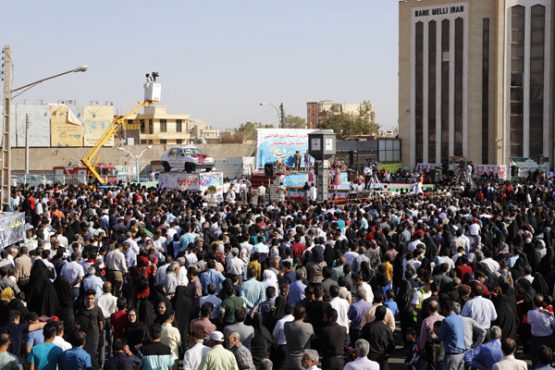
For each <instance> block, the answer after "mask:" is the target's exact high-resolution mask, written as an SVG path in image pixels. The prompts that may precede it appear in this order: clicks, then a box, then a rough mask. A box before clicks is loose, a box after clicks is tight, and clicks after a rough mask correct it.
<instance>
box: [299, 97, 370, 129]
mask: <svg viewBox="0 0 555 370" xmlns="http://www.w3.org/2000/svg"><path fill="white" fill-rule="evenodd" d="M361 113H362V114H366V115H367V117H368V123H372V122H374V107H373V106H372V104H370V103H366V102H365V103H362V104H342V103H334V102H332V101H331V100H323V101H319V102H308V103H306V122H307V126H308V128H309V129H315V128H319V127H320V122H322V121H324V120H326V119H327V118H328V117H330V116H332V115H336V114H347V115H350V116H353V117H358V116H360V114H361Z"/></svg>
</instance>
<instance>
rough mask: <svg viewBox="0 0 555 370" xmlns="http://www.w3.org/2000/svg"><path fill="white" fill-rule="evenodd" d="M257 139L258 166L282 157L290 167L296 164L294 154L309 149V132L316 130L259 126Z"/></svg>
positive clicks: (261, 166)
mask: <svg viewBox="0 0 555 370" xmlns="http://www.w3.org/2000/svg"><path fill="white" fill-rule="evenodd" d="M256 131H257V141H256V144H257V145H256V167H257V168H264V165H265V164H266V163H274V162H276V161H277V160H278V159H281V160H282V161H283V163H285V165H286V166H288V167H293V165H294V155H295V152H296V151H297V150H298V151H299V152H300V153H301V155H303V154H304V152H305V151H306V150H308V134H309V133H311V132H313V131H316V130H305V129H275V128H259V129H257V130H256Z"/></svg>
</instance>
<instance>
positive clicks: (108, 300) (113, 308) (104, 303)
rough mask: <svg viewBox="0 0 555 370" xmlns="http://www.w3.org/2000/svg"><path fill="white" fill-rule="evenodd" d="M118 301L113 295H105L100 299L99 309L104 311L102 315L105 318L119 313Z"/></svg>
mask: <svg viewBox="0 0 555 370" xmlns="http://www.w3.org/2000/svg"><path fill="white" fill-rule="evenodd" d="M117 302H118V299H117V298H116V297H114V296H113V295H112V293H104V294H102V295H101V296H100V297H98V307H100V309H101V310H102V315H104V317H105V318H108V317H110V316H112V314H113V313H115V312H117V311H118V305H117Z"/></svg>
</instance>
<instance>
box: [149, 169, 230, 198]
mask: <svg viewBox="0 0 555 370" xmlns="http://www.w3.org/2000/svg"><path fill="white" fill-rule="evenodd" d="M158 186H159V187H160V188H161V189H162V188H164V189H176V190H180V191H186V190H189V191H195V192H196V191H200V192H205V191H206V190H208V188H209V187H210V186H215V187H216V195H217V197H218V198H221V197H223V189H224V175H223V173H222V172H203V173H187V172H162V173H160V175H159V178H158Z"/></svg>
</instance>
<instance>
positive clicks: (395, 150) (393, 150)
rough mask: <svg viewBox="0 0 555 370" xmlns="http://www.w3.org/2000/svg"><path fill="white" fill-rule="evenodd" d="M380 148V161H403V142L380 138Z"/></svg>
mask: <svg viewBox="0 0 555 370" xmlns="http://www.w3.org/2000/svg"><path fill="white" fill-rule="evenodd" d="M378 150H379V153H378V161H379V162H400V161H401V142H400V141H399V140H395V139H394V140H379V141H378Z"/></svg>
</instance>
